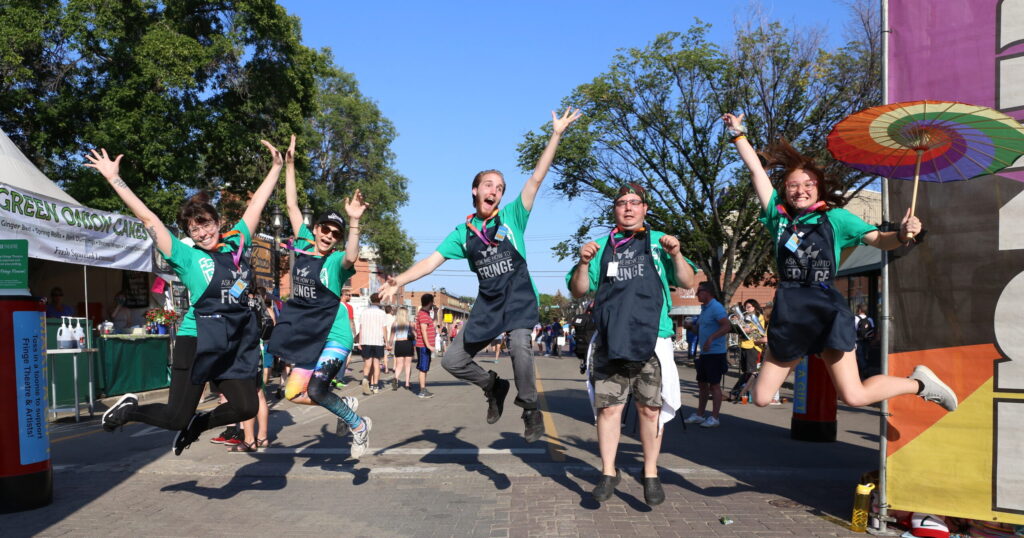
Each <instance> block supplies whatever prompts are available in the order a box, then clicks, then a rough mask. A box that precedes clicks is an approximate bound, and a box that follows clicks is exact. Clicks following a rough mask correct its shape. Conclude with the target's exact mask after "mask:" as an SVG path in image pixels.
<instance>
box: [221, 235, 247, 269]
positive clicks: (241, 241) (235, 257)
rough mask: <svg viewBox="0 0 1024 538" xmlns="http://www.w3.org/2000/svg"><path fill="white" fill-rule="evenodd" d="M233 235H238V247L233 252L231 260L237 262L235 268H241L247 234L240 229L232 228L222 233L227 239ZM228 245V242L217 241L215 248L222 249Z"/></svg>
mask: <svg viewBox="0 0 1024 538" xmlns="http://www.w3.org/2000/svg"><path fill="white" fill-rule="evenodd" d="M233 235H237V236H238V248H237V249H235V251H234V252H232V253H231V261H232V262H234V263H235V269H238V268H239V261H240V260H241V259H242V250H243V249H244V248H245V236H244V235H242V232H239V231H238V230H231V231H230V232H228V233H226V234H220V238H221V239H227V238H229V237H231V236H233ZM226 246H228V244H227V243H217V245H216V246H214V247H213V248H215V249H217V250H220V249H221V248H222V247H226Z"/></svg>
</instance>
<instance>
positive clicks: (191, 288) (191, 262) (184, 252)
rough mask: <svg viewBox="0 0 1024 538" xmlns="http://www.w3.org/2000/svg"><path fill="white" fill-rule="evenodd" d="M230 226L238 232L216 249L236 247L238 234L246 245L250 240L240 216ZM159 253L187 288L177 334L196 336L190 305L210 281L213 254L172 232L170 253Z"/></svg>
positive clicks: (197, 298)
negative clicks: (186, 305) (187, 301)
mask: <svg viewBox="0 0 1024 538" xmlns="http://www.w3.org/2000/svg"><path fill="white" fill-rule="evenodd" d="M232 230H238V232H239V234H241V235H239V234H232V235H230V236H228V237H227V238H225V239H224V244H223V245H221V247H220V249H219V252H234V251H236V250H238V246H239V243H240V242H241V238H242V237H244V238H245V244H246V245H249V244H250V240H251V239H252V236H251V235H250V234H249V227H248V226H246V224H245V221H244V220H240V221H238V224H235V227H234V228H232ZM160 255H161V256H163V258H164V259H165V260H167V263H168V264H170V266H171V268H172V269H174V274H176V275H178V278H180V279H181V281H182V283H184V284H185V287H186V288H187V289H188V297H189V306H188V312H186V313H185V316H184V317H182V319H181V326H179V327H178V334H179V335H180V336H197V333H196V314H195V309H194V305H195V304H196V301H198V300H199V298H200V297H202V296H203V294H204V293H206V288H207V286H209V285H210V279H212V278H213V269H214V262H213V256H210V255H209V254H208V253H206V252H205V251H203V250H202V249H199V248H196V247H192V246H189V245H186V244H185V243H182V242H181V241H180V240H179V239H178V238H177V237H174V235H171V255H170V256H167V255H164V253H163V252H161V253H160Z"/></svg>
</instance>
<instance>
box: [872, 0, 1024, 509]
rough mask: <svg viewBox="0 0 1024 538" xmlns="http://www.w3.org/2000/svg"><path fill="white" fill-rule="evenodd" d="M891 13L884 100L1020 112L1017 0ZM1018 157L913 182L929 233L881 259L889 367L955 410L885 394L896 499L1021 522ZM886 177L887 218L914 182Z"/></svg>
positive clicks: (1022, 265) (890, 483)
mask: <svg viewBox="0 0 1024 538" xmlns="http://www.w3.org/2000/svg"><path fill="white" fill-rule="evenodd" d="M888 15H889V29H890V32H889V33H888V39H889V58H888V64H889V71H888V72H889V76H888V82H889V92H888V102H890V103H896V102H900V101H911V100H919V99H934V100H945V101H960V102H964V103H968V104H972V105H982V106H988V107H991V108H994V109H996V110H999V111H1001V112H1003V113H1006V114H1009V115H1010V116H1012V117H1014V118H1016V119H1017V120H1021V119H1024V0H971V1H969V2H967V1H964V0H890V2H889V11H888ZM1022 165H1024V161H1020V160H1018V161H1017V162H1016V163H1015V164H1014V165H1013V166H1011V167H1010V168H1007V169H1006V170H1004V171H1003V172H1000V173H999V174H997V175H990V176H984V177H981V178H978V179H974V180H969V181H953V182H948V183H926V182H922V183H921V186H920V194H919V198H918V205H917V215H918V216H919V217H920V218H921V221H922V222H923V224H924V228H925V230H927V234H926V235H925V236H924V237H923V240H922V241H921V242H920V243H919V244H917V245H915V246H914V247H913V248H911V249H909V252H902V253H901V252H897V257H896V259H894V260H893V262H892V266H891V267H892V270H891V273H890V274H891V288H890V304H891V308H892V315H893V323H892V328H893V333H892V334H893V343H892V349H891V351H892V355H890V363H889V364H890V369H889V370H890V373H891V374H893V375H897V376H906V375H909V374H910V372H911V371H912V370H913V368H914V366H915V365H916V364H925V365H927V366H928V367H930V368H931V369H932V370H934V371H935V373H936V374H938V375H939V377H941V378H942V379H943V380H944V381H945V382H946V383H947V384H948V385H950V387H951V388H952V389H953V390H954V391H955V392H956V393H957V396H958V398H959V400H960V407H959V409H957V410H956V411H955V412H953V413H947V412H946V411H944V410H943V409H941V408H940V407H938V406H937V405H935V404H932V403H927V402H924V401H921V400H919V399H917V398H906V397H901V398H894V399H893V400H890V412H891V413H892V416H891V417H890V419H889V436H888V439H889V445H888V453H887V460H886V468H887V470H888V480H887V484H886V493H887V496H888V501H889V504H890V505H891V507H892V508H894V509H897V510H908V511H918V512H927V513H932V514H938V515H944V516H956V517H965V518H971V519H980V520H988V521H994V522H1000V523H1016V524H1022V523H1024V474H1022V473H1020V472H1019V467H1018V465H1019V460H1020V457H1021V455H1022V454H1024V433H1022V432H1024V192H1022V191H1024V166H1022ZM889 184H890V192H891V194H892V197H891V201H890V214H891V215H892V216H893V220H898V219H899V217H900V216H902V215H903V213H904V211H905V210H906V208H907V207H908V206H909V205H910V198H911V191H912V183H911V182H909V181H899V180H893V181H890V183H889Z"/></svg>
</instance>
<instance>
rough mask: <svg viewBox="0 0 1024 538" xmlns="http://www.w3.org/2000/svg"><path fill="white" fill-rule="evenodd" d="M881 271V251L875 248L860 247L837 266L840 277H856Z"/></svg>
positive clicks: (837, 274)
mask: <svg viewBox="0 0 1024 538" xmlns="http://www.w3.org/2000/svg"><path fill="white" fill-rule="evenodd" d="M881 270H882V251H881V250H878V249H877V248H875V247H869V246H867V245H860V246H858V247H857V248H855V249H853V252H851V253H850V255H849V256H847V257H846V259H845V260H843V263H842V264H840V265H839V271H838V272H837V273H836V276H837V277H840V276H858V275H866V274H870V273H875V272H878V271H881Z"/></svg>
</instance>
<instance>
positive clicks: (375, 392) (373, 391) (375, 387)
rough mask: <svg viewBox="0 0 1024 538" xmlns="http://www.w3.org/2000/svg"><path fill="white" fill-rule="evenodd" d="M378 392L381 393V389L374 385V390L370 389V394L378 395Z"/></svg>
mask: <svg viewBox="0 0 1024 538" xmlns="http://www.w3.org/2000/svg"><path fill="white" fill-rule="evenodd" d="M378 392H380V387H378V386H376V385H374V386H373V388H372V389H370V394H377V393H378Z"/></svg>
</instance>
